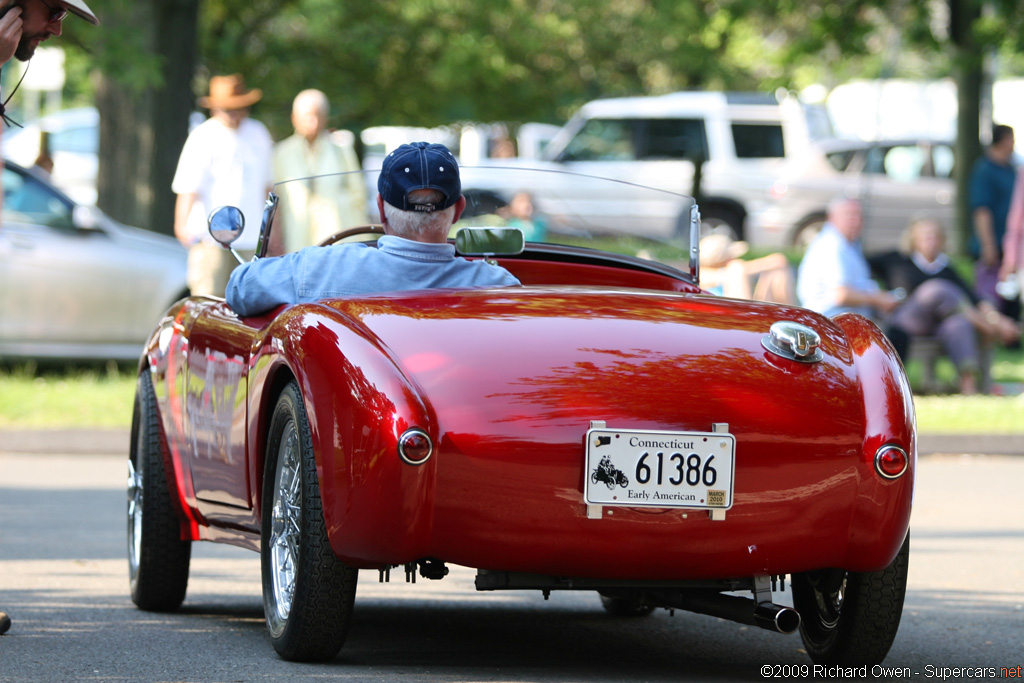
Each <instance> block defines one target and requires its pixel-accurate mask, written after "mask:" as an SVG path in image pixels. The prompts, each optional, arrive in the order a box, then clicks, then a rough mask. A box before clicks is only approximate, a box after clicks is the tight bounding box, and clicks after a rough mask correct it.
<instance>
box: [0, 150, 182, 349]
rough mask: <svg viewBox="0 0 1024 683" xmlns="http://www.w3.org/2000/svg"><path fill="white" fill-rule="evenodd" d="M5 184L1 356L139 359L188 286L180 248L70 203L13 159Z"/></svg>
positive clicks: (0, 244)
mask: <svg viewBox="0 0 1024 683" xmlns="http://www.w3.org/2000/svg"><path fill="white" fill-rule="evenodd" d="M3 189H4V203H3V217H2V222H0V358H2V359H4V360H9V359H15V358H63V359H115V360H125V361H128V360H136V359H138V357H139V354H140V353H141V351H142V346H143V343H144V342H145V340H146V338H147V337H148V336H149V333H150V331H151V330H152V327H153V325H154V324H156V322H157V321H158V320H159V319H160V316H161V315H162V314H163V312H164V311H165V310H166V309H167V308H168V306H170V304H172V303H174V302H175V301H177V300H178V299H180V298H181V297H183V296H185V295H186V294H187V286H186V284H185V283H186V280H185V274H186V251H185V249H184V248H183V247H182V246H181V245H180V244H178V241H177V240H175V239H173V238H172V237H169V236H166V235H158V234H156V233H153V232H149V231H147V230H140V229H139V228H132V227H128V226H125V225H121V224H120V223H117V222H115V221H114V220H112V219H110V218H109V217H108V216H106V215H105V214H103V213H102V212H101V211H100V210H99V209H97V208H96V207H94V206H86V205H79V204H75V203H74V202H72V201H71V199H69V198H68V197H67V196H66V195H64V194H63V193H62V192H60V191H59V190H57V189H56V188H55V187H53V185H51V184H50V183H49V182H48V181H47V180H46V179H45V177H44V176H43V175H41V174H39V173H37V172H35V171H30V170H26V169H24V168H22V167H20V166H18V165H16V164H14V163H13V162H10V161H8V162H6V165H5V168H4V171H3Z"/></svg>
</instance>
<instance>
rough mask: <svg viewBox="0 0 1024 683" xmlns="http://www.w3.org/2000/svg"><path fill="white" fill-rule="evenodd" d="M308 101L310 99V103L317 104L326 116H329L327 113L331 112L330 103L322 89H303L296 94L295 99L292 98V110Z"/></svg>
mask: <svg viewBox="0 0 1024 683" xmlns="http://www.w3.org/2000/svg"><path fill="white" fill-rule="evenodd" d="M306 101H309V103H310V104H312V105H313V106H315V107H316V108H317V109H318V110H319V111H320V113H322V114H323V115H324V116H327V114H328V113H330V105H329V104H328V102H327V95H325V94H324V93H323V92H322V91H320V90H316V89H313V88H310V89H309V90H303V91H302V92H300V93H299V94H298V95H296V96H295V99H294V100H292V111H295V110H296V109H298V108H299V105H300V104H302V103H304V102H306Z"/></svg>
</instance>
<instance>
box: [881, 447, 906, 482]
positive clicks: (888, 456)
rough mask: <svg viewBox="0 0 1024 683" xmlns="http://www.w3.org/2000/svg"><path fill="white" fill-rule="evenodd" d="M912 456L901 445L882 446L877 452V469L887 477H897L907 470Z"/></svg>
mask: <svg viewBox="0 0 1024 683" xmlns="http://www.w3.org/2000/svg"><path fill="white" fill-rule="evenodd" d="M909 464H910V458H908V457H907V452H906V451H905V450H903V449H902V448H900V447H899V446H882V447H881V448H879V449H878V452H877V453H875V469H876V470H878V473H879V474H880V475H882V476H883V477H885V478H886V479H896V478H898V477H900V476H902V475H903V473H904V472H906V471H907V466H908V465H909Z"/></svg>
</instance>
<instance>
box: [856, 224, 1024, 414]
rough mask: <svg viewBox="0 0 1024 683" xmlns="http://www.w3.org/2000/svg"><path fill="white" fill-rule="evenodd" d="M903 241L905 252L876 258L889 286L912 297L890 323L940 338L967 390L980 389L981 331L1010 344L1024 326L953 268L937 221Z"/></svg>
mask: <svg viewBox="0 0 1024 683" xmlns="http://www.w3.org/2000/svg"><path fill="white" fill-rule="evenodd" d="M903 242H904V244H903V250H902V252H887V253H884V254H880V255H878V256H874V257H872V258H871V259H870V263H871V267H872V270H873V272H874V273H875V274H876V275H877V276H878V277H879V278H880V279H881V280H882V281H883V282H884V283H885V285H886V286H887V287H889V288H890V289H902V290H903V291H905V292H906V298H905V299H904V300H903V301H902V302H901V304H900V305H899V307H898V308H896V310H895V311H893V312H892V313H891V314H890V315H889V317H888V319H887V321H886V323H887V326H888V328H889V329H891V330H897V331H900V332H902V333H903V334H905V335H906V338H907V339H908V341H909V339H912V338H913V337H932V336H934V337H938V338H939V340H940V341H941V343H942V345H943V348H944V349H945V350H946V353H947V354H949V357H950V359H951V360H952V361H953V364H954V365H955V366H956V368H957V372H958V374H959V376H960V391H961V393H964V394H974V393H977V390H978V373H979V368H980V364H979V347H978V345H979V335H981V336H982V337H983V338H984V340H985V341H992V340H997V339H998V340H999V341H1002V342H1003V343H1006V342H1010V341H1013V340H1015V339H1017V338H1019V337H1020V330H1018V329H1017V325H1016V324H1015V323H1014V321H1013V320H1012V319H1010V318H1008V317H1006V316H1004V315H1002V314H1001V313H999V311H997V310H996V308H995V307H994V306H993V305H992V304H991V303H989V302H988V301H985V300H983V299H980V298H979V297H978V296H977V295H976V294H975V293H974V291H973V289H972V288H971V287H970V286H968V285H967V283H966V282H964V281H963V279H962V278H961V277H960V276H959V275H958V274H957V273H956V271H955V270H953V268H952V266H951V265H950V260H949V256H948V255H947V254H946V253H945V242H946V235H945V232H944V231H943V229H942V226H940V225H939V223H938V222H937V221H935V220H934V219H931V218H919V219H917V220H914V221H913V222H911V224H910V226H909V227H908V228H907V231H906V233H905V234H904V240H903ZM905 346H906V345H904V347H905ZM897 348H898V350H900V351H901V352H902V351H904V349H900V348H899V347H897ZM904 355H905V354H904Z"/></svg>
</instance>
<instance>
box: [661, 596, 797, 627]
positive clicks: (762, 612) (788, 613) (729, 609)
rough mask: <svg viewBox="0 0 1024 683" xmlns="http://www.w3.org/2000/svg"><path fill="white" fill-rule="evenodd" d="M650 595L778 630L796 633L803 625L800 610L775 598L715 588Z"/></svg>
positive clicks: (667, 603)
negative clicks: (760, 599) (758, 598)
mask: <svg viewBox="0 0 1024 683" xmlns="http://www.w3.org/2000/svg"><path fill="white" fill-rule="evenodd" d="M649 595H650V599H651V602H652V603H653V604H660V605H664V606H665V607H670V608H672V607H674V608H676V609H682V610H686V611H688V612H697V613H699V614H706V615H708V616H711V617H720V618H722V619H729V620H730V621H735V622H738V623H740V624H747V625H749V626H757V627H759V628H763V629H766V630H768V631H775V632H777V633H793V632H794V631H796V630H797V629H798V628H800V613H799V612H797V611H796V610H795V609H793V608H792V607H785V606H784V605H776V604H775V603H774V602H761V603H755V602H754V601H753V600H752V599H750V598H741V597H739V596H735V595H722V594H721V593H711V592H701V593H687V592H674V591H673V592H671V593H668V592H662V591H659V592H655V593H652V594H649Z"/></svg>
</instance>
